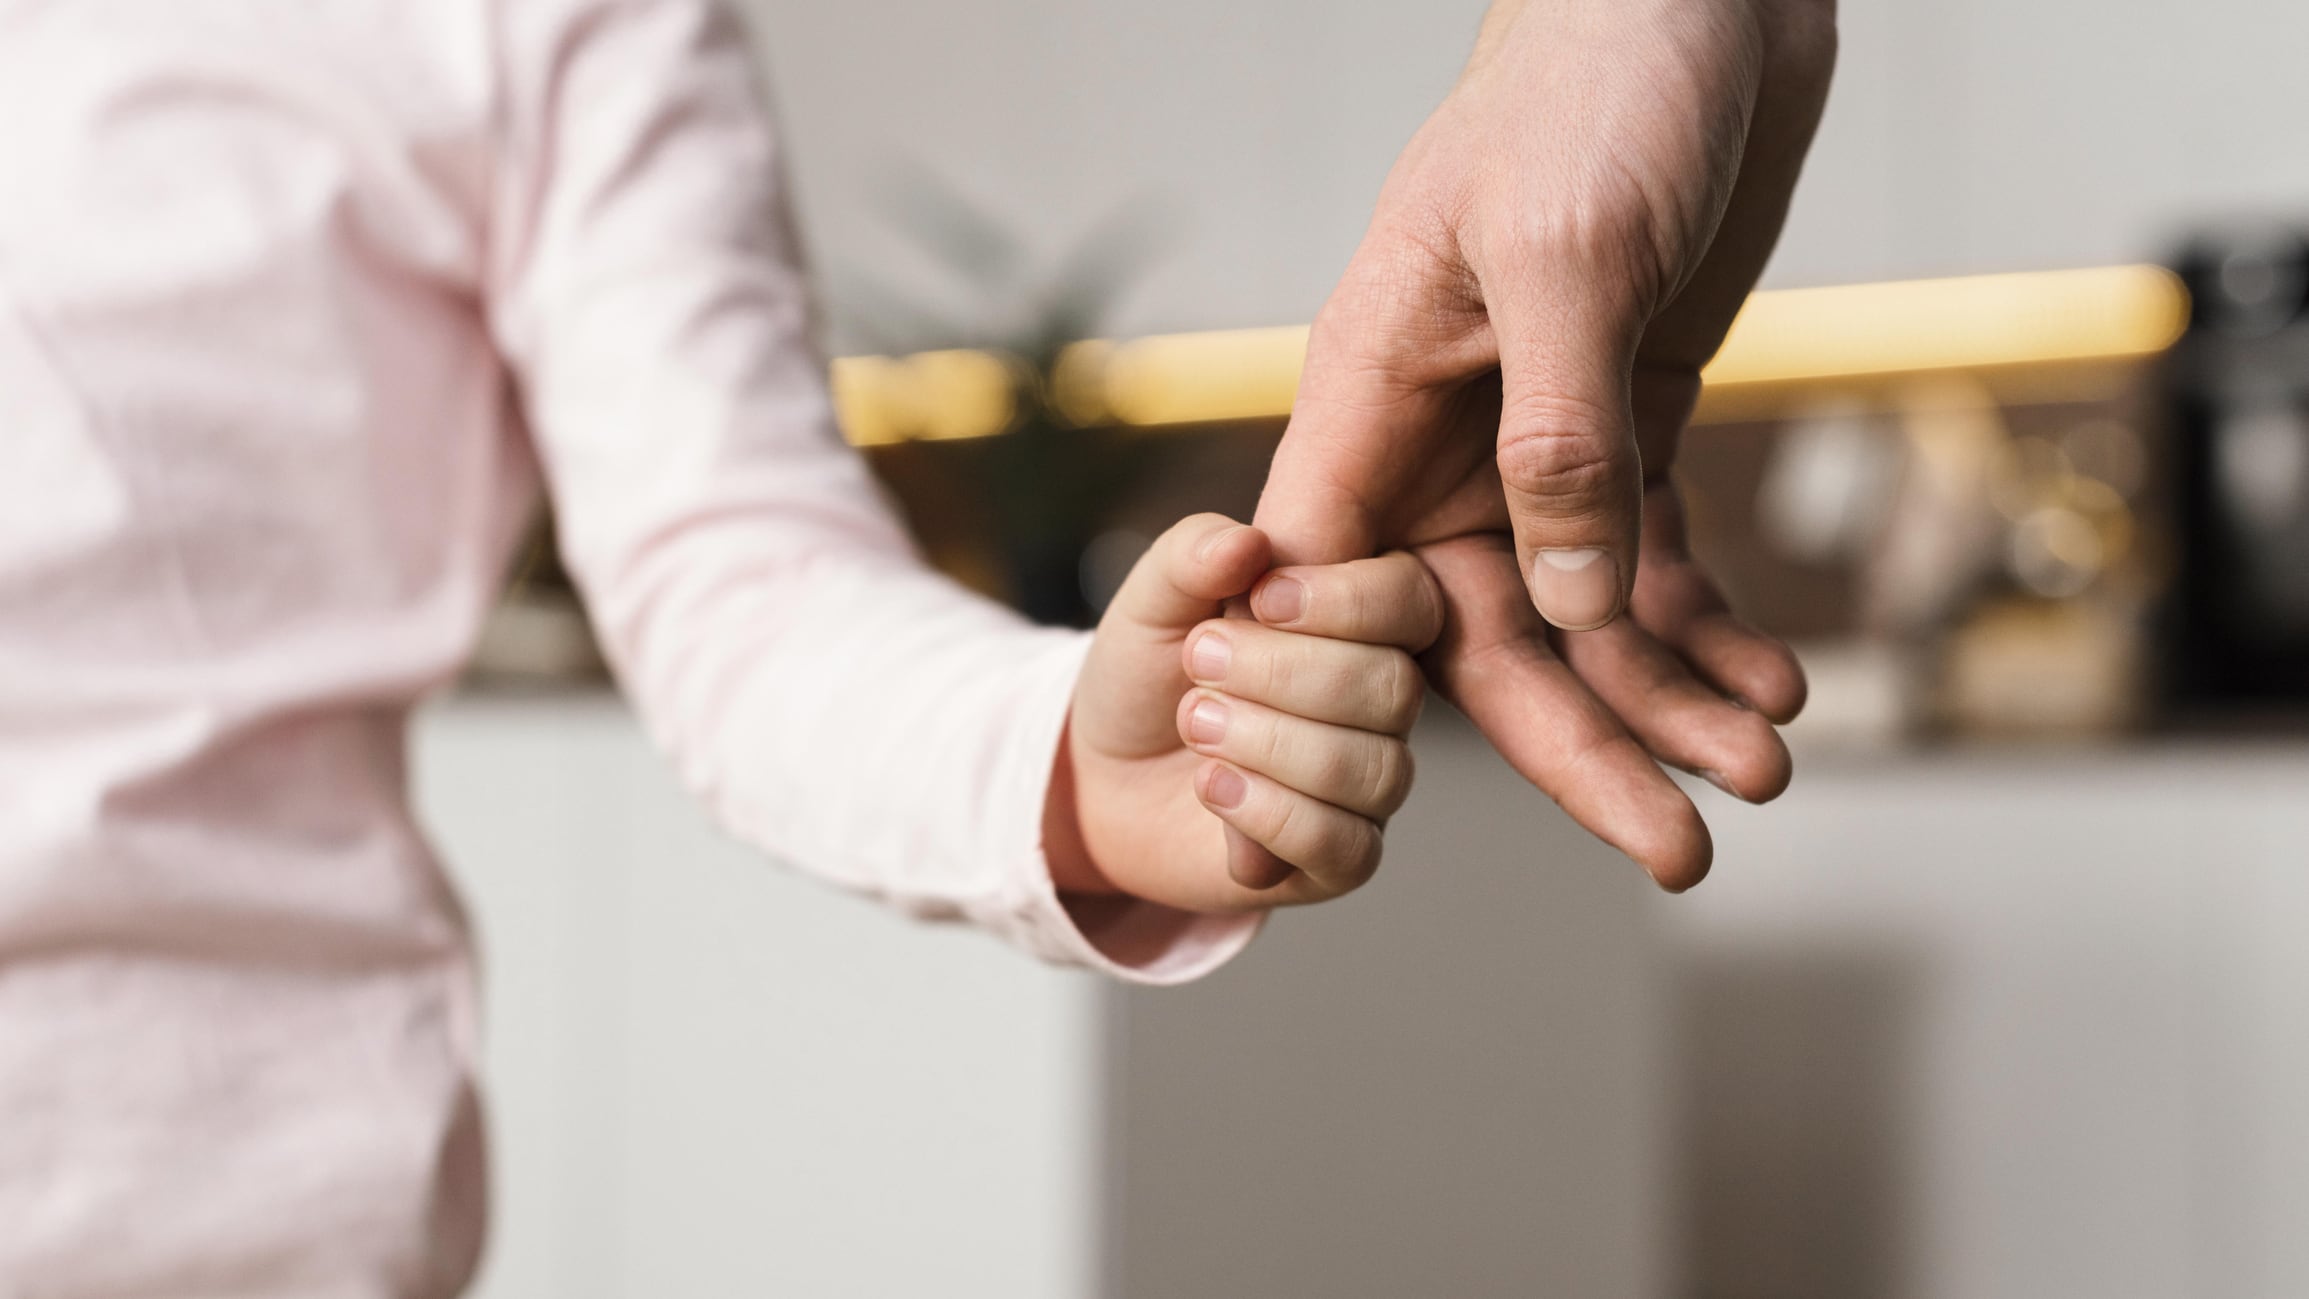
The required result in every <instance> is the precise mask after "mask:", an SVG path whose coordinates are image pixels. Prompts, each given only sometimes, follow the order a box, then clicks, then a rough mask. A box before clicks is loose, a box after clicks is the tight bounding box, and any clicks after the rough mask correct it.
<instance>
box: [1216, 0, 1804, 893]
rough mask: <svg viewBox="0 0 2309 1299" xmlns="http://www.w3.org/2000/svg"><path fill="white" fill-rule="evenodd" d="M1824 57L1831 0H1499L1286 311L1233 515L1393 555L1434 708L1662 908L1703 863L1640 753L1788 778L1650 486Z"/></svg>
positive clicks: (1763, 665) (1665, 463)
mask: <svg viewBox="0 0 2309 1299" xmlns="http://www.w3.org/2000/svg"><path fill="white" fill-rule="evenodd" d="M1834 51H1835V12H1834V6H1833V3H1832V0H1500V3H1498V4H1496V5H1495V7H1494V8H1493V10H1492V12H1491V15H1490V17H1489V19H1488V20H1487V21H1486V24H1485V27H1484V31H1483V34H1482V37H1481V39H1480V40H1479V42H1478V45H1477V49H1476V53H1475V56H1474V58H1473V59H1472V61H1471V62H1470V64H1469V67H1468V69H1467V72H1466V74H1465V75H1464V76H1463V78H1462V79H1461V81H1460V83H1459V85H1458V87H1457V88H1456V89H1455V90H1454V91H1453V93H1452V94H1451V96H1450V97H1449V98H1448V99H1447V100H1446V102H1445V103H1444V104H1443V106H1442V107H1441V108H1440V109H1438V110H1437V112H1436V113H1435V115H1434V116H1433V117H1432V118H1431V119H1430V120H1429V121H1428V123H1427V125H1426V126H1425V127H1424V128H1423V129H1422V130H1421V131H1420V132H1419V134H1418V136H1417V137H1416V138H1415V139H1414V140H1413V141H1412V143H1411V145H1410V146H1409V147H1408V148H1407V149H1406V150H1405V151H1404V153H1403V156H1402V159H1401V161H1400V162H1399V163H1398V164H1397V165H1396V168H1395V170H1394V172H1393V174H1392V175H1391V176H1390V177H1389V179H1388V181H1387V184H1386V186H1385V188H1384V190H1383V192H1382V194H1381V197H1380V201H1379V206H1378V211H1377V213H1376V215H1375V217H1374V218H1373V221H1372V224H1371V228H1370V232H1369V234H1368V235H1367V236H1366V237H1365V239H1364V242H1363V244H1362V246H1361V248H1360V249H1359V250H1358V251H1357V252H1356V254H1355V257H1354V260H1353V261H1352V262H1351V264H1350V265H1349V267H1348V270H1347V273H1346V275H1345V277H1344V278H1343V280H1342V281H1341V283H1340V285H1339V287H1338V289H1337V291H1336V292H1335V293H1334V294H1333V296H1332V298H1331V300H1330V302H1329V303H1328V304H1327V305H1326V306H1325V308H1324V309H1323V311H1322V313H1321V314H1320V315H1319V316H1318V317H1317V319H1316V322H1315V328H1314V334H1313V337H1312V339H1311V341H1310V344H1309V349H1308V356H1307V368H1306V373H1305V376H1304V378H1303V379H1302V381H1301V385H1300V389H1299V397H1298V403H1297V405H1296V407H1295V408H1294V410H1293V412H1292V417H1291V424H1290V428H1289V431H1288V432H1287V433H1286V434H1285V436H1284V439H1283V444H1282V447H1281V449H1280V451H1279V452H1278V454H1277V456H1276V459H1275V464H1274V468H1273V471H1272V474H1271V476H1270V478H1269V481H1268V485H1267V491H1266V494H1265V496H1264V497H1263V499H1262V500H1261V501H1260V505H1259V512H1258V516H1257V523H1258V525H1259V526H1260V527H1261V528H1262V529H1264V530H1265V531H1266V532H1267V533H1268V535H1269V536H1270V537H1271V538H1272V539H1273V541H1274V543H1275V546H1276V548H1277V555H1278V558H1279V559H1280V560H1282V561H1283V562H1287V563H1327V562H1335V561H1338V560H1343V559H1348V558H1352V557H1355V556H1361V555H1369V554H1376V553H1378V552H1379V551H1381V550H1384V549H1388V548H1391V547H1398V546H1410V547H1416V548H1418V550H1419V553H1420V554H1421V556H1422V557H1423V558H1424V559H1426V561H1427V562H1428V564H1429V566H1430V567H1431V568H1432V569H1433V570H1434V572H1435V575H1436V577H1437V578H1438V580H1439V581H1440V582H1441V584H1442V586H1443V589H1444V592H1445V595H1446V600H1447V603H1448V605H1449V608H1450V612H1451V615H1452V616H1451V628H1450V631H1449V632H1448V633H1447V635H1446V637H1445V639H1444V640H1443V641H1442V642H1441V643H1439V644H1438V645H1437V647H1436V648H1435V649H1434V650H1433V651H1431V652H1430V653H1429V655H1428V656H1427V657H1426V659H1425V660H1424V662H1425V663H1426V666H1427V668H1428V671H1429V674H1430V676H1431V677H1432V678H1433V680H1434V681H1435V682H1436V684H1437V685H1438V687H1439V688H1440V689H1441V690H1442V691H1443V693H1444V694H1445V695H1446V696H1447V697H1449V698H1450V699H1452V701H1453V702H1454V703H1456V704H1457V705H1458V706H1459V707H1460V708H1461V710H1462V711H1464V712H1465V713H1467V715H1468V716H1469V717H1470V718H1471V719H1472V720H1473V721H1474V722H1475V723H1476V725H1477V726H1478V727H1480V728H1481V729H1482V730H1483V731H1484V733H1485V734H1486V735H1487V736H1488V737H1489V738H1490V739H1491V741H1492V742H1493V743H1494V744H1495V745H1497V746H1498V747H1499V748H1500V750H1501V752H1502V753H1504V754H1505V755H1506V756H1507V758H1508V759H1509V760H1510V761H1511V762H1513V763H1514V764H1515V766H1516V767H1517V768H1518V769H1519V770H1521V771H1522V772H1523V773H1524V775H1526V776H1527V777H1529V778H1530V779H1531V780H1532V781H1533V782H1534V783H1536V784H1537V785H1539V786H1540V787H1541V788H1542V789H1543V790H1545V791H1547V792H1548V793H1549V794H1551V795H1552V796H1554V797H1555V799H1556V800H1557V801H1558V802H1559V803H1561V804H1562V805H1563V806H1564V807H1565V808H1566V809H1567V810H1568V811H1569V812H1570V813H1571V814H1572V815H1573V816H1575V817H1576V818H1578V819H1579V820H1580V821H1581V822H1582V823H1583V824H1585V825H1587V826H1588V828H1589V829H1591V830H1593V831H1594V832H1596V833H1597V834H1598V835H1600V836H1601V837H1602V838H1604V839H1605V840H1607V841H1609V842H1611V843H1612V844H1614V845H1615V846H1617V847H1619V848H1620V849H1621V850H1622V851H1624V852H1626V853H1627V854H1628V855H1629V856H1631V857H1633V858H1635V859H1636V860H1637V861H1638V862H1639V863H1640V864H1642V865H1643V866H1644V867H1645V868H1646V869H1647V870H1648V871H1650V873H1651V874H1652V876H1653V878H1655V879H1657V880H1658V881H1659V882H1660V884H1661V885H1663V886H1664V887H1667V888H1670V889H1682V888H1687V887H1689V886H1691V885H1692V884H1694V883H1696V882H1698V880H1699V879H1700V877H1701V876H1702V875H1704V874H1705V873H1706V871H1707V868H1708V864H1709V861H1710V857H1711V855H1712V848H1711V845H1710V842H1709V839H1708V834H1707V828H1706V826H1705V824H1704V823H1703V822H1702V821H1701V820H1700V817H1699V814H1698V812H1697V810H1696V809H1695V808H1693V806H1692V804H1691V802H1690V800H1689V799H1687V798H1685V797H1684V795H1683V793H1682V791H1681V790H1679V789H1678V788H1676V786H1675V785H1674V783H1673V782H1672V781H1669V780H1668V779H1667V778H1666V776H1665V775H1664V774H1663V773H1662V772H1661V770H1660V769H1659V767H1658V765H1657V764H1656V763H1655V762H1654V761H1653V759H1654V758H1655V757H1656V758H1657V759H1658V760H1659V761H1661V762H1666V763H1668V764H1670V765H1673V766H1677V767H1681V768H1684V769H1686V770H1691V771H1695V772H1700V773H1704V774H1706V775H1708V776H1709V778H1710V779H1712V780H1715V781H1716V782H1717V783H1719V784H1721V785H1723V786H1724V787H1725V788H1727V789H1729V790H1730V791H1731V792H1733V793H1735V794H1736V795H1738V796H1740V797H1742V798H1747V799H1751V800H1762V799H1767V798H1770V797H1773V796H1774V795H1776V794H1778V793H1779V791H1780V790H1781V789H1782V788H1783V787H1784V786H1785V784H1786V782H1787V779H1788V756H1787V751H1786V749H1785V748H1784V747H1783V746H1782V745H1781V743H1780V741H1779V738H1778V735H1777V733H1776V732H1775V731H1774V729H1773V727H1772V725H1771V723H1772V722H1775V721H1785V720H1787V719H1789V718H1791V717H1792V716H1793V715H1794V714H1795V712H1796V710H1797V709H1798V708H1799V707H1801V706H1802V702H1803V695H1804V684H1803V677H1802V674H1801V672H1800V671H1799V669H1798V668H1797V665H1796V663H1795V660H1794V658H1793V656H1791V655H1790V654H1789V653H1788V651H1787V650H1786V649H1785V647H1783V646H1781V645H1779V644H1778V643H1777V642H1775V641H1773V640H1771V639H1769V638H1767V637H1765V636H1762V635H1761V634H1759V633H1757V632H1755V631H1752V630H1750V629H1748V628H1746V627H1745V626H1743V625H1742V624H1740V623H1738V622H1736V621H1735V620H1734V619H1732V617H1731V616H1730V615H1729V613H1728V612H1727V611H1726V610H1725V607H1724V604H1723V601H1722V600H1721V598H1720V597H1719V596H1718V594H1717V593H1716V590H1715V588H1714V586H1713V585H1712V584H1711V583H1710V582H1709V581H1708V579H1707V578H1706V577H1705V575H1703V574H1702V573H1701V572H1700V571H1699V569H1698V568H1697V567H1696V566H1695V565H1694V564H1693V562H1692V559H1691V556H1690V554H1689V552H1688V550H1687V548H1686V547H1685V545H1684V538H1683V519H1682V511H1681V509H1680V506H1679V504H1678V502H1677V499H1676V495H1675V489H1674V487H1673V485H1672V483H1671V482H1670V479H1669V475H1668V469H1669V465H1670V464H1671V462H1672V460H1673V458H1674V454H1675V445H1676V440H1677V437H1678V435H1679V433H1680V431H1681V430H1682V428H1683V426H1684V424H1685V422H1686V421H1687V420H1688V419H1689V418H1690V415H1691V412H1692V408H1693V406H1694V404H1695V402H1696V401H1697V399H1698V395H1699V388H1700V377H1699V376H1700V370H1701V368H1702V367H1703V366H1704V365H1705V364H1706V363H1707V361H1708V360H1709V359H1710V358H1711V357H1712V356H1713V355H1714V353H1715V351H1716V349H1717V348H1718V346H1720V345H1721V343H1722V341H1723V337H1724V334H1725V332H1726V331H1727V330H1728V329H1729V327H1730V325H1731V321H1732V318H1733V316H1734V315H1735V314H1736V313H1737V312H1738V310H1739V307H1740V304H1741V303H1742V302H1743V301H1744V300H1745V298H1746V296H1747V294H1748V291H1749V290H1750V288H1751V287H1752V286H1753V285H1754V283H1755V280H1756V277H1757V276H1758V274H1760V273H1761V271H1762V269H1763V265H1764V261H1765V259H1766V257H1767V256H1768V255H1769V253H1770V251H1771V248H1772V245H1773V243H1774V241H1775V240H1776V239H1777V238H1778V235H1779V230H1780V226H1781V224H1782V221H1783V219H1784V217H1785V215H1786V211H1787V205H1788V199H1789V195H1790V192H1791V191H1792V189H1793V188H1794V185H1795V180H1796V176H1797V172H1798V170H1799V168H1800V166H1801V163H1802V160H1803V155H1804V152H1805V150H1806V148H1807V147H1808V146H1809V144H1810V141H1811V137H1812V133H1813V130H1814V128H1815V126H1816V125H1817V123H1818V120H1819V115H1820V111H1821V108H1822V105H1823V104H1824V102H1825V99H1826V94H1827V86H1828V79H1829V72H1830V68H1831V66H1832V64H1833V62H1834ZM1623 611H1624V612H1629V613H1630V614H1631V615H1632V616H1631V617H1629V618H1620V617H1619V615H1620V614H1621V613H1622V612H1623ZM1543 616H1544V618H1545V622H1543V621H1542V620H1541V619H1542V617H1543ZM1548 624H1553V629H1551V628H1550V627H1549V625H1548Z"/></svg>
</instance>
